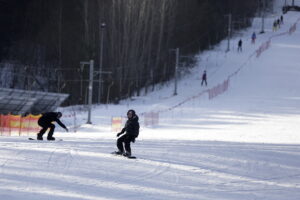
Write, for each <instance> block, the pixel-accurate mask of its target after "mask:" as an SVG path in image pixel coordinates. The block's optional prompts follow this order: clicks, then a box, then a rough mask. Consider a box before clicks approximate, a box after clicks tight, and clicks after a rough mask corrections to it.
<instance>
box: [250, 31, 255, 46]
mask: <svg viewBox="0 0 300 200" xmlns="http://www.w3.org/2000/svg"><path fill="white" fill-rule="evenodd" d="M255 40H256V34H255V32H253V33H252V36H251V42H252V44H255Z"/></svg>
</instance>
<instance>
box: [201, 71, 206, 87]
mask: <svg viewBox="0 0 300 200" xmlns="http://www.w3.org/2000/svg"><path fill="white" fill-rule="evenodd" d="M203 83H205V86H207V75H206V71H205V70H204V72H203V74H202V81H201V86H202V85H203Z"/></svg>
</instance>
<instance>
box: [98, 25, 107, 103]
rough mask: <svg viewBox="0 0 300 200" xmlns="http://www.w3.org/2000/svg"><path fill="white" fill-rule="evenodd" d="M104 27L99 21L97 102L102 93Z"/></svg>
mask: <svg viewBox="0 0 300 200" xmlns="http://www.w3.org/2000/svg"><path fill="white" fill-rule="evenodd" d="M105 27H106V24H105V23H101V25H100V31H99V33H100V35H99V38H100V58H99V88H98V103H99V104H100V101H101V93H102V74H101V72H102V63H103V42H104V29H105Z"/></svg>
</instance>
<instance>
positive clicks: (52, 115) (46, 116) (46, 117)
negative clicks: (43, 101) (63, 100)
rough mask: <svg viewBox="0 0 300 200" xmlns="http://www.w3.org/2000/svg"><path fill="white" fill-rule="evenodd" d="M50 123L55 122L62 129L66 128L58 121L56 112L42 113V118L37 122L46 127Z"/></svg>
mask: <svg viewBox="0 0 300 200" xmlns="http://www.w3.org/2000/svg"><path fill="white" fill-rule="evenodd" d="M52 122H57V123H58V124H59V125H60V126H61V127H62V128H64V129H65V128H66V126H65V125H64V124H63V123H62V122H61V121H60V120H59V118H58V113H57V112H47V113H43V114H42V117H41V118H40V119H39V121H38V123H39V124H41V125H48V124H50V123H52Z"/></svg>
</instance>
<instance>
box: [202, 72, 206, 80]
mask: <svg viewBox="0 0 300 200" xmlns="http://www.w3.org/2000/svg"><path fill="white" fill-rule="evenodd" d="M202 80H206V72H204V73H203V75H202Z"/></svg>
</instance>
